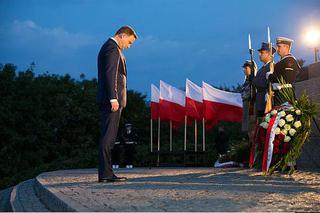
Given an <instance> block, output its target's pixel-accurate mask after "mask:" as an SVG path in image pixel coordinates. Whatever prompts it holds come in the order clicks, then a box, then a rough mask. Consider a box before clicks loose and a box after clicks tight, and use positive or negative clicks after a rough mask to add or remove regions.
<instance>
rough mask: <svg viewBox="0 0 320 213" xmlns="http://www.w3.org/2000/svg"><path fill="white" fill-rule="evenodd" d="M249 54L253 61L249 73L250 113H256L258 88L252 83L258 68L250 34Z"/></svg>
mask: <svg viewBox="0 0 320 213" xmlns="http://www.w3.org/2000/svg"><path fill="white" fill-rule="evenodd" d="M249 54H250V61H251V65H250V69H251V72H250V75H249V85H250V97H249V115H254V113H255V110H254V106H255V97H256V89H255V87H254V86H253V84H252V81H253V78H254V76H255V70H256V66H255V63H254V60H253V49H252V47H251V37H250V34H249Z"/></svg>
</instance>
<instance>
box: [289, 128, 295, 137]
mask: <svg viewBox="0 0 320 213" xmlns="http://www.w3.org/2000/svg"><path fill="white" fill-rule="evenodd" d="M296 132H297V131H296V130H295V129H293V128H291V129H290V130H289V134H290V135H291V136H294V134H296Z"/></svg>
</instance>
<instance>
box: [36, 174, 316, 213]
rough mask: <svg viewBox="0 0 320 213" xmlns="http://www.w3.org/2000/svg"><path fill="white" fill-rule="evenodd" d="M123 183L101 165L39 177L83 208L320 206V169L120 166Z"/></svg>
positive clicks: (302, 208) (305, 208) (311, 208)
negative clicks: (271, 172)
mask: <svg viewBox="0 0 320 213" xmlns="http://www.w3.org/2000/svg"><path fill="white" fill-rule="evenodd" d="M116 173H117V174H118V175H121V176H127V177H128V178H129V181H127V182H121V183H98V182H97V170H96V169H86V170H61V171H55V172H48V173H43V174H41V175H40V176H38V177H37V180H38V181H39V182H40V183H41V184H42V185H43V186H44V187H45V188H46V189H48V190H49V191H50V192H52V193H54V194H55V195H56V196H57V197H58V198H59V199H61V200H63V201H64V202H65V203H67V204H68V205H70V207H71V208H73V209H75V210H77V211H320V175H319V172H304V171H298V172H296V173H295V174H293V175H292V176H286V175H278V176H272V177H265V176H262V175H261V173H260V172H255V171H252V170H247V169H235V168H229V169H214V168H135V169H119V170H116Z"/></svg>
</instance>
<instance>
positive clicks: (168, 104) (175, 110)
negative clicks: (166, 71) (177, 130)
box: [159, 81, 186, 127]
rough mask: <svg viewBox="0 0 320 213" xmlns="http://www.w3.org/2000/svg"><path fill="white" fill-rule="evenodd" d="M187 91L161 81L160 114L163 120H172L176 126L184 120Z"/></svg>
mask: <svg viewBox="0 0 320 213" xmlns="http://www.w3.org/2000/svg"><path fill="white" fill-rule="evenodd" d="M185 101H186V96H185V92H184V91H182V90H179V89H177V88H175V87H173V86H171V85H169V84H167V83H165V82H163V81H160V100H159V116H160V119H161V120H163V121H170V120H171V121H172V122H173V124H174V126H175V127H177V126H178V125H179V124H181V123H183V122H184V115H185Z"/></svg>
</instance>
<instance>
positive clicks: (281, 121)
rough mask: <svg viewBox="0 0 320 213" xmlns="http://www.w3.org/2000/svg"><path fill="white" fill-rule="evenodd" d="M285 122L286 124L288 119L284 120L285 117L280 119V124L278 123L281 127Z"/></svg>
mask: <svg viewBox="0 0 320 213" xmlns="http://www.w3.org/2000/svg"><path fill="white" fill-rule="evenodd" d="M285 124H286V121H285V120H283V119H280V120H279V124H278V125H279V126H280V127H283V126H284V125H285Z"/></svg>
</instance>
